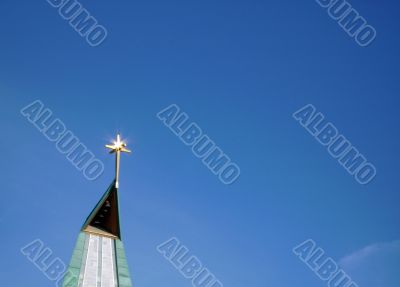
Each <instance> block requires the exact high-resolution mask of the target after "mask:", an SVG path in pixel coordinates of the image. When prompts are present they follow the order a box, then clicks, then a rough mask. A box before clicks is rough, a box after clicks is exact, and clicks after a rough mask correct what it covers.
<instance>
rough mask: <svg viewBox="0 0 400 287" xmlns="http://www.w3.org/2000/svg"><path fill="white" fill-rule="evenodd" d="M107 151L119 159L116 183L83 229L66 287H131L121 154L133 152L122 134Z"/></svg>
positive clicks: (65, 281)
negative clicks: (121, 210)
mask: <svg viewBox="0 0 400 287" xmlns="http://www.w3.org/2000/svg"><path fill="white" fill-rule="evenodd" d="M106 147H107V148H109V149H111V151H110V153H115V155H116V157H115V179H114V180H113V181H112V182H111V184H110V186H109V187H108V189H107V190H106V192H105V193H104V194H103V196H102V197H101V199H100V200H99V202H98V203H97V204H96V206H95V207H94V209H93V210H92V212H91V213H90V214H89V216H88V217H87V219H86V221H85V223H84V224H83V226H82V228H81V231H80V233H79V236H78V240H77V242H76V245H75V249H74V251H73V253H72V258H71V262H70V264H69V267H68V270H67V272H66V274H65V276H64V281H63V285H62V286H63V287H132V283H131V279H130V275H129V270H128V265H127V261H126V257H125V250H124V246H123V243H122V241H121V232H120V224H119V209H118V180H119V165H120V153H121V152H130V151H129V150H128V149H126V143H124V142H123V141H122V140H121V138H120V135H119V134H118V135H117V139H116V140H115V141H114V142H113V144H112V145H106Z"/></svg>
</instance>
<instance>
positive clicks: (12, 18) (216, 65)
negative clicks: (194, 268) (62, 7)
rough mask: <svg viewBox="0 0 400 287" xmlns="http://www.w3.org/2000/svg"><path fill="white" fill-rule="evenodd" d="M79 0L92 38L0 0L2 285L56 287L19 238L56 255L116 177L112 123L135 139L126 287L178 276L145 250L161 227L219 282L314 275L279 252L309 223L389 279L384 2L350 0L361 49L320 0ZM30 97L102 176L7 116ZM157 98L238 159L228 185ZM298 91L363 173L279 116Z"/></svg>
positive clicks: (390, 58)
mask: <svg viewBox="0 0 400 287" xmlns="http://www.w3.org/2000/svg"><path fill="white" fill-rule="evenodd" d="M81 3H82V4H83V5H84V6H85V7H86V9H88V11H90V13H91V14H92V15H93V16H95V18H96V19H97V20H98V21H99V22H100V23H101V24H102V25H103V26H104V27H106V28H107V31H108V37H107V39H106V40H105V42H104V43H103V44H102V45H100V46H98V47H91V46H90V45H88V43H86V41H85V40H84V39H83V38H82V37H80V36H79V34H78V33H77V32H75V31H74V30H73V29H72V28H71V26H70V25H69V24H68V22H67V21H65V20H64V19H62V18H61V17H60V15H59V14H58V12H57V10H56V9H55V8H53V7H52V6H50V5H49V4H48V2H47V1H45V0H42V1H22V2H21V1H11V0H3V1H1V4H0V9H1V11H3V13H2V17H1V19H0V24H1V25H0V33H1V36H2V37H1V44H0V49H1V53H0V67H1V68H0V95H1V99H2V112H1V114H0V119H1V120H0V127H1V130H2V137H3V140H2V141H1V142H0V147H1V150H2V151H3V153H2V160H1V163H0V172H1V174H2V182H3V189H2V190H3V191H2V200H1V201H0V223H1V226H2V236H1V238H2V239H1V243H2V244H1V247H0V248H1V254H2V256H1V258H2V259H0V275H1V278H2V282H3V283H2V284H3V285H4V286H54V283H53V282H51V281H49V280H48V279H47V278H46V277H45V276H44V275H43V274H42V273H41V272H40V271H38V270H37V269H36V267H35V266H34V265H33V264H31V263H30V262H29V261H28V260H27V259H26V258H25V257H24V256H23V255H22V254H21V253H20V251H19V250H20V248H21V247H22V246H24V245H25V244H27V243H29V242H31V241H33V240H35V239H37V238H39V239H41V240H42V241H43V242H45V243H46V245H47V246H48V247H50V248H51V249H52V250H53V252H54V254H56V255H57V256H59V257H60V258H61V259H63V260H64V261H65V262H68V261H69V259H70V256H71V252H72V250H73V247H74V244H75V240H76V237H77V235H78V232H79V229H80V227H81V224H82V223H83V222H84V220H85V218H86V216H87V215H88V214H89V212H90V211H91V209H92V208H93V206H94V205H95V204H96V202H97V200H98V199H99V198H100V197H101V195H102V194H103V192H104V191H105V190H106V188H107V187H108V185H109V184H110V182H111V181H112V179H113V176H114V158H113V157H112V156H110V155H108V154H107V152H106V150H105V148H104V144H106V143H108V142H109V141H110V139H111V138H112V137H113V136H114V135H115V133H116V131H117V130H120V131H121V132H122V134H123V136H124V138H126V139H127V140H128V143H129V146H130V148H132V150H133V154H132V155H128V156H124V157H123V159H122V171H121V186H120V199H121V221H122V235H123V240H124V243H125V246H126V252H127V257H128V262H129V266H130V272H131V275H132V277H133V282H134V285H135V286H162V285H167V286H176V287H185V286H191V283H190V281H189V280H187V279H185V278H184V277H182V276H181V274H180V273H179V272H178V271H176V270H175V269H174V268H173V267H172V265H171V264H170V263H169V262H168V261H167V260H165V259H164V258H163V257H162V256H161V255H160V254H159V253H158V252H157V250H156V246H157V245H158V244H160V243H162V242H164V241H166V240H168V239H169V238H171V237H172V236H175V237H177V238H179V240H180V241H181V242H182V243H183V244H185V245H186V246H187V247H189V248H190V250H191V252H192V253H193V254H194V255H196V256H197V257H198V258H199V259H201V261H202V262H203V263H204V265H205V266H206V267H207V268H208V269H209V270H210V271H211V272H212V273H214V274H215V275H216V276H217V278H218V279H219V280H220V281H221V282H223V284H224V286H233V287H236V286H244V285H248V286H250V285H253V286H282V287H286V286H288V287H289V286H309V287H317V286H326V283H325V282H323V281H321V280H320V279H319V278H318V277H317V276H316V275H315V274H313V272H312V271H311V270H309V269H308V267H307V266H306V265H305V264H303V263H302V262H301V261H300V260H299V259H298V258H297V257H296V256H295V255H294V254H293V253H292V248H293V247H294V246H296V245H298V244H299V243H301V242H303V241H304V240H306V239H308V238H311V239H313V240H315V242H316V243H317V244H318V246H319V247H321V248H323V249H324V250H325V252H326V254H328V255H329V256H331V257H332V258H333V259H335V260H336V261H337V262H340V263H341V264H342V266H343V268H344V269H345V270H346V272H347V273H348V274H349V275H351V276H352V278H353V279H354V281H355V282H359V285H360V286H366V287H369V286H376V285H374V284H376V282H384V285H381V286H384V287H394V286H398V280H399V279H398V278H397V277H398V274H396V272H395V271H394V270H396V269H397V270H398V268H399V267H400V266H399V265H400V263H399V257H400V254H399V243H398V242H399V240H400V231H399V228H398V227H399V218H400V209H399V208H398V202H399V200H400V195H399V193H398V187H399V184H398V175H397V172H398V162H399V152H398V147H399V146H400V145H399V144H400V143H399V135H398V126H399V113H398V107H399V102H400V100H399V99H398V93H399V85H398V67H399V64H400V61H399V60H400V59H399V54H398V51H399V50H400V49H399V48H400V47H399V46H400V45H399V40H398V37H397V35H398V27H399V18H398V13H397V9H398V8H399V4H398V3H397V2H395V1H383V2H379V3H376V2H374V1H359V0H353V1H351V4H352V5H353V7H354V8H356V9H357V11H358V12H359V13H360V14H361V15H362V16H363V17H364V18H365V19H366V20H367V21H368V23H370V24H371V25H373V26H374V28H375V29H376V31H377V38H376V40H375V41H374V42H373V43H372V44H371V45H370V46H368V47H360V46H358V45H357V44H356V42H355V41H354V40H353V39H352V38H351V37H349V36H348V35H347V34H346V32H345V31H343V29H342V28H341V27H340V26H339V25H338V24H337V22H335V21H334V20H332V19H331V18H330V17H329V16H328V14H327V11H326V10H325V9H323V8H321V7H320V6H319V5H318V4H317V3H316V1H294V0H291V1H217V2H216V1H202V2H195V1H139V2H138V1H133V2H132V1H122V2H121V3H115V2H110V1H96V2H93V1H92V2H91V1H82V2H81ZM37 99H39V100H41V101H42V102H43V103H44V105H45V106H46V107H48V108H50V109H51V110H52V111H53V113H54V115H55V116H56V117H58V118H60V119H61V120H62V121H63V122H64V123H65V124H66V126H67V128H68V129H70V130H71V131H73V133H74V134H75V135H77V136H78V137H79V139H80V140H81V141H82V143H84V144H85V145H86V146H87V147H88V148H89V149H90V150H91V151H92V152H93V153H94V154H95V156H96V157H97V158H99V159H100V160H101V161H103V162H104V164H105V172H104V174H103V175H102V176H101V177H100V178H99V179H98V180H96V181H88V180H86V179H85V177H84V176H83V175H82V173H81V172H79V171H78V170H76V168H75V167H74V166H73V165H72V164H71V163H70V162H69V161H68V160H66V158H65V156H64V155H62V154H60V153H59V152H58V151H57V149H56V148H55V145H54V143H52V142H49V141H48V140H47V139H46V138H45V137H44V136H43V134H41V133H40V132H39V131H38V130H37V129H36V128H35V127H34V126H33V125H32V124H31V123H29V122H28V121H27V120H26V119H25V118H24V117H23V116H21V114H20V110H21V108H23V107H24V106H26V105H28V104H29V103H31V102H33V101H34V100H37ZM171 104H176V105H178V106H179V107H180V108H181V109H182V111H184V112H186V113H187V114H188V115H189V117H190V120H191V121H193V122H196V123H197V124H198V125H199V126H200V127H201V128H202V130H203V131H204V133H206V134H207V135H209V136H210V137H211V138H212V140H213V141H214V142H215V143H216V144H217V145H218V146H219V147H220V148H221V149H222V150H223V151H224V152H225V153H226V154H227V155H229V157H230V158H231V159H232V160H233V161H234V162H235V163H237V164H238V165H239V166H240V169H241V175H240V178H239V179H238V180H237V181H236V182H235V183H234V184H232V185H224V184H222V183H221V182H220V181H219V180H218V177H216V176H215V175H214V174H213V173H212V172H210V171H209V170H208V169H207V168H206V167H205V166H204V165H203V164H202V163H201V161H200V160H199V159H198V158H196V157H195V156H194V155H193V154H192V152H191V150H190V148H189V147H187V146H186V145H184V144H183V143H182V142H181V141H180V140H179V138H178V137H176V136H175V135H174V134H173V133H172V132H171V131H170V130H169V129H168V128H167V127H166V126H165V125H164V124H163V123H162V122H161V121H160V120H159V119H158V118H157V116H156V114H157V113H158V112H159V111H160V110H162V109H163V108H165V107H167V106H169V105H171ZM306 104H312V105H314V106H315V107H316V108H317V110H318V111H319V112H321V113H323V114H324V115H325V117H326V118H327V120H328V121H330V122H332V123H333V124H334V125H335V126H336V127H337V128H338V130H339V131H340V133H342V134H343V135H344V136H345V137H346V138H347V139H348V140H349V141H350V142H351V143H352V144H353V145H354V146H355V147H356V148H357V149H358V150H359V151H360V152H361V153H362V154H364V155H365V156H366V158H367V159H368V160H369V161H370V162H372V163H373V164H374V165H375V166H376V169H377V176H376V178H375V179H374V180H373V181H372V182H371V183H369V184H368V185H360V184H359V183H357V182H356V181H355V180H354V178H353V177H352V176H351V175H349V174H348V173H347V172H346V171H345V169H344V168H343V167H342V166H340V165H339V164H338V162H337V160H335V159H333V158H332V157H331V156H330V155H329V154H328V152H327V150H326V147H323V146H321V145H320V144H319V143H318V142H317V141H316V140H315V139H314V138H313V137H312V136H311V135H310V134H309V133H308V132H307V131H306V130H305V129H304V128H303V127H301V126H300V125H299V123H298V122H296V121H295V120H294V119H293V117H292V114H293V112H295V111H296V110H298V109H300V108H301V107H303V106H305V105H306ZM371 250H372V251H371ZM371 260H372V261H371ZM371 262H379V263H380V264H379V268H381V270H385V272H378V271H374V270H376V269H375V267H376V266H375V267H373V266H374V265H373V264H372V265H371ZM371 266H372V267H371ZM346 268H347V269H346ZM396 276H397V277H396ZM373 280H380V281H373ZM361 284H362V285H361Z"/></svg>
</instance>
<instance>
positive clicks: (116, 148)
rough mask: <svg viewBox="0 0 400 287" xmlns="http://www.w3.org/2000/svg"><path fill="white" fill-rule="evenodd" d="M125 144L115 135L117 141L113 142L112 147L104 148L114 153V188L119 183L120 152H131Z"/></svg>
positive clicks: (118, 135)
mask: <svg viewBox="0 0 400 287" xmlns="http://www.w3.org/2000/svg"><path fill="white" fill-rule="evenodd" d="M125 147H126V143H125V142H124V141H122V140H121V136H120V134H119V133H118V134H117V140H115V141H113V144H112V145H108V144H107V145H106V148H109V149H110V153H115V188H118V181H119V163H120V157H121V152H127V153H130V152H131V151H130V150H128V149H126V148H125Z"/></svg>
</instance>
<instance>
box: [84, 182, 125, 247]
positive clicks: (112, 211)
mask: <svg viewBox="0 0 400 287" xmlns="http://www.w3.org/2000/svg"><path fill="white" fill-rule="evenodd" d="M115 184H116V181H115V180H113V182H112V183H111V185H110V186H109V187H108V189H107V191H106V192H105V193H104V195H103V196H102V198H101V199H100V201H99V202H98V203H97V204H96V206H95V208H94V209H93V210H92V212H91V213H90V215H89V216H88V218H87V219H86V221H85V223H84V224H83V226H82V231H84V232H87V233H92V234H96V235H100V236H105V237H112V238H119V239H120V238H121V233H120V227H119V211H118V189H117V188H116V186H115Z"/></svg>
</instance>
